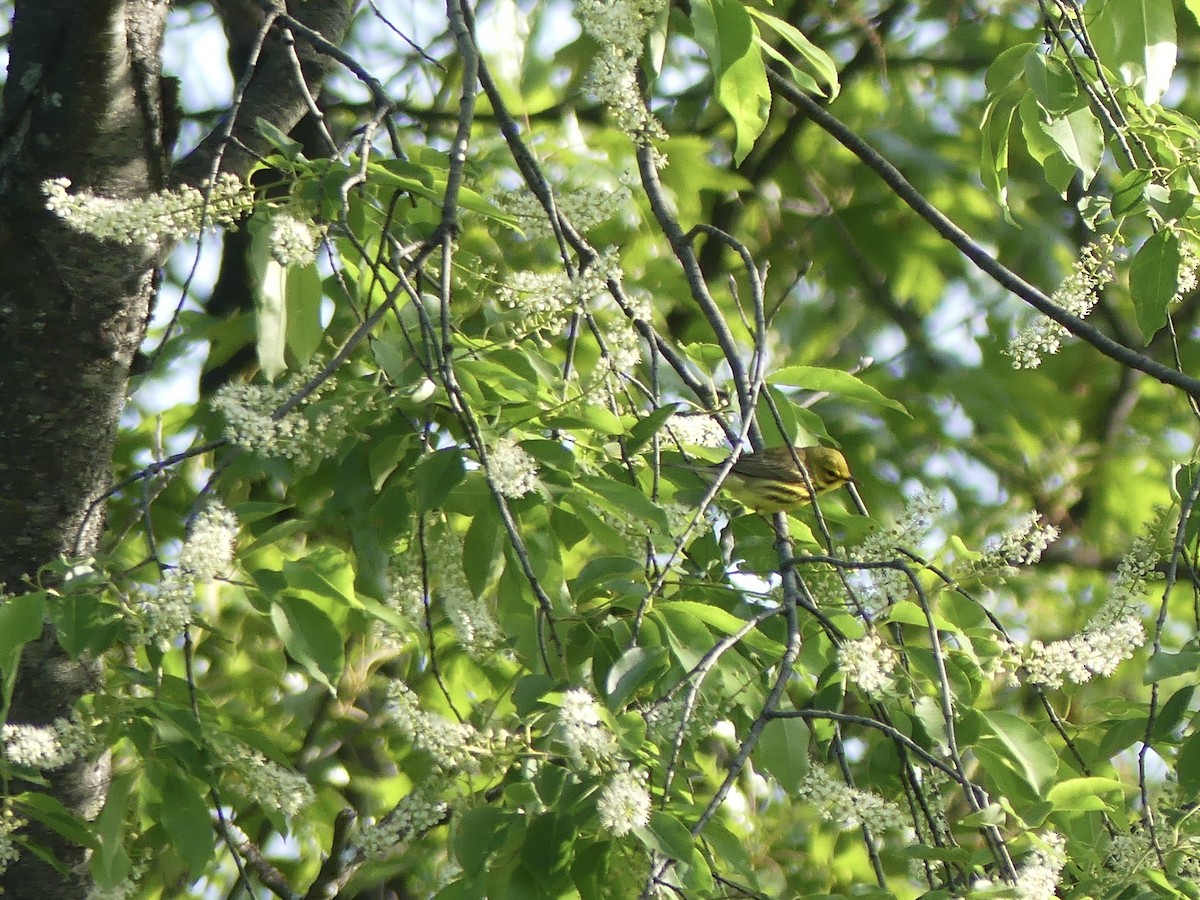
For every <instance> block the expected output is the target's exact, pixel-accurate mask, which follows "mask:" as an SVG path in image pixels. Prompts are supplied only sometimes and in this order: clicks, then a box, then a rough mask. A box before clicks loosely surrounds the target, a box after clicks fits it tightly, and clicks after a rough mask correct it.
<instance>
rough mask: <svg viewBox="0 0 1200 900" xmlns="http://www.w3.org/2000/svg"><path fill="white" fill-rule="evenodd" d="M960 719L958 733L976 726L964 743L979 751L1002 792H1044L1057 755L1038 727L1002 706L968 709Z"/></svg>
mask: <svg viewBox="0 0 1200 900" xmlns="http://www.w3.org/2000/svg"><path fill="white" fill-rule="evenodd" d="M963 722H964V728H963V731H962V732H960V735H961V736H962V737H964V738H965V737H967V735H968V734H969V731H973V730H974V729H978V731H977V733H976V734H975V736H974V740H970V739H969V738H968V743H970V744H971V745H973V747H974V749H975V752H976V753H978V754H980V758H981V760H984V770H985V771H986V772H987V774H988V775H989V776H991V777H992V778H993V779H994V780H995V781H996V783H997V784H998V785H999V786H1000V787H1001V788H1002V789H1005V791H1006V796H1009V795H1021V794H1024V795H1025V797H1026V799H1030V798H1032V797H1038V796H1041V795H1043V794H1044V793H1045V790H1046V789H1047V787H1048V786H1049V785H1050V784H1051V782H1052V781H1053V779H1054V776H1055V774H1056V773H1057V771H1058V756H1057V755H1056V754H1055V752H1054V750H1053V748H1052V747H1051V746H1050V745H1049V743H1047V741H1046V737H1045V735H1044V734H1043V733H1042V732H1041V731H1040V730H1038V729H1037V728H1035V727H1034V726H1033V725H1032V724H1030V723H1029V722H1027V721H1026V720H1025V719H1023V718H1021V717H1020V716H1016V715H1013V714H1012V713H1009V712H1004V711H1003V710H986V711H980V710H971V711H969V712H968V713H967V714H966V715H964V717H963ZM967 725H970V726H971V728H970V730H968V728H967V727H966V726H967ZM1022 788H1024V790H1022Z"/></svg>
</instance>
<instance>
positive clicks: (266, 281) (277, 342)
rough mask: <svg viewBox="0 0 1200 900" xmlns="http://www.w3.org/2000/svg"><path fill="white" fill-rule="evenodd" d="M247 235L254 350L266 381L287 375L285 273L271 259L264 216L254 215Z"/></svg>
mask: <svg viewBox="0 0 1200 900" xmlns="http://www.w3.org/2000/svg"><path fill="white" fill-rule="evenodd" d="M246 228H247V230H248V231H249V232H250V254H249V259H250V273H251V283H252V284H253V285H254V312H255V349H256V351H257V352H258V364H259V366H260V367H261V368H262V371H263V375H265V376H266V377H267V380H268V381H274V380H275V379H276V378H277V377H278V376H279V375H280V373H282V372H286V371H287V355H286V349H287V331H288V305H287V297H288V270H287V268H285V267H284V266H281V265H280V264H279V263H278V262H276V261H275V257H274V256H272V255H271V227H270V224H269V223H268V222H267V218H266V213H261V212H260V213H255V214H254V215H253V216H251V217H250V221H249V222H248V223H247V225H246Z"/></svg>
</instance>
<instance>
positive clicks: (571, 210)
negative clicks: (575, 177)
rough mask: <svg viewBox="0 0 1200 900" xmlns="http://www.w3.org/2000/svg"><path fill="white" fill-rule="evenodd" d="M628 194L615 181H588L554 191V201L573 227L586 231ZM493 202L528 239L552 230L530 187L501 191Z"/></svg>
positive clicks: (612, 213)
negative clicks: (606, 184) (603, 183)
mask: <svg viewBox="0 0 1200 900" xmlns="http://www.w3.org/2000/svg"><path fill="white" fill-rule="evenodd" d="M631 198H632V194H631V192H630V190H629V187H628V185H625V184H619V185H617V186H616V187H615V188H607V187H603V186H601V185H599V184H591V185H587V186H586V187H580V188H572V189H569V190H563V191H555V193H554V205H555V207H556V208H557V210H558V212H559V214H560V215H562V216H563V217H564V218H565V219H566V220H567V221H568V222H570V223H571V225H572V226H574V228H575V230H576V231H580V232H587V231H590V230H591V229H593V228H595V227H596V226H597V225H600V224H602V223H604V222H607V221H608V220H609V219H611V218H612V217H613V216H615V215H616V214H617V213H618V212H619V211H620V210H621V209H624V208H625V207H626V205H627V204H628V203H629V202H630V200H631ZM494 202H495V204H496V205H497V206H498V207H499V208H500V209H502V210H504V211H505V212H506V213H508V214H509V215H511V216H515V217H516V218H517V220H518V221H519V222H520V224H521V230H522V231H523V232H524V233H525V237H526V238H528V239H529V240H544V239H545V238H548V237H551V236H552V235H553V234H554V230H553V229H552V228H551V227H550V220H549V218H548V217H547V215H546V210H545V209H544V208H543V207H542V204H541V201H540V200H538V198H537V197H535V196H534V195H533V192H532V191H529V190H519V191H503V192H501V193H498V194H497V195H496V196H495V197H494Z"/></svg>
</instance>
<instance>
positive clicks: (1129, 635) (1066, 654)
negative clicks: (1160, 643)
mask: <svg viewBox="0 0 1200 900" xmlns="http://www.w3.org/2000/svg"><path fill="white" fill-rule="evenodd" d="M1145 642H1146V630H1145V629H1144V628H1143V627H1142V621H1141V619H1140V617H1139V616H1138V615H1137V613H1134V612H1129V613H1127V614H1126V615H1125V616H1123V617H1122V618H1119V619H1112V620H1108V619H1107V618H1104V619H1101V618H1099V617H1098V618H1097V619H1095V620H1093V621H1092V622H1089V623H1088V626H1087V628H1086V629H1084V631H1083V632H1081V633H1080V634H1077V635H1074V636H1073V637H1069V638H1066V639H1064V640H1061V641H1054V642H1052V643H1050V644H1043V643H1042V642H1041V641H1031V642H1030V644H1029V649H1028V650H1027V651H1026V652H1025V656H1024V659H1023V660H1022V664H1023V665H1024V666H1025V670H1026V671H1027V672H1028V677H1029V681H1031V682H1032V683H1034V684H1043V685H1046V686H1047V687H1050V688H1058V687H1062V685H1063V682H1064V681H1067V680H1070V681H1073V682H1074V683H1075V684H1084V683H1086V682H1088V681H1090V680H1091V679H1092V678H1093V677H1094V676H1096V675H1099V676H1101V677H1105V676H1108V675H1111V674H1112V673H1113V672H1115V671H1116V670H1117V666H1119V665H1120V664H1121V663H1122V662H1124V661H1125V660H1127V659H1129V657H1131V656H1133V652H1134V651H1135V650H1136V649H1137V648H1138V647H1140V646H1141V645H1142V644H1144V643H1145Z"/></svg>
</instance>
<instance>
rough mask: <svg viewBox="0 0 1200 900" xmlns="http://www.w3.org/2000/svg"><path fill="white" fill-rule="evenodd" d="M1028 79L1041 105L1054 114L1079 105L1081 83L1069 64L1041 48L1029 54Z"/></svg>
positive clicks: (1060, 113)
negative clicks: (1077, 82) (1076, 80)
mask: <svg viewBox="0 0 1200 900" xmlns="http://www.w3.org/2000/svg"><path fill="white" fill-rule="evenodd" d="M1025 80H1026V81H1027V82H1028V83H1029V87H1030V89H1031V90H1032V91H1033V96H1034V97H1035V98H1036V99H1037V102H1038V105H1039V106H1041V107H1042V109H1044V110H1045V111H1046V113H1047V114H1048V115H1050V116H1052V117H1053V116H1061V115H1065V114H1066V113H1067V112H1070V111H1071V110H1072V109H1077V108H1078V107H1079V86H1078V85H1077V84H1076V83H1075V76H1074V75H1073V74H1072V73H1071V70H1070V69H1069V68H1068V67H1067V64H1066V63H1065V62H1063V61H1062V60H1060V59H1058V58H1057V57H1054V56H1047V55H1046V54H1045V53H1043V52H1042V51H1041V49H1040V48H1030V49H1029V51H1028V52H1027V53H1026V54H1025Z"/></svg>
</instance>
